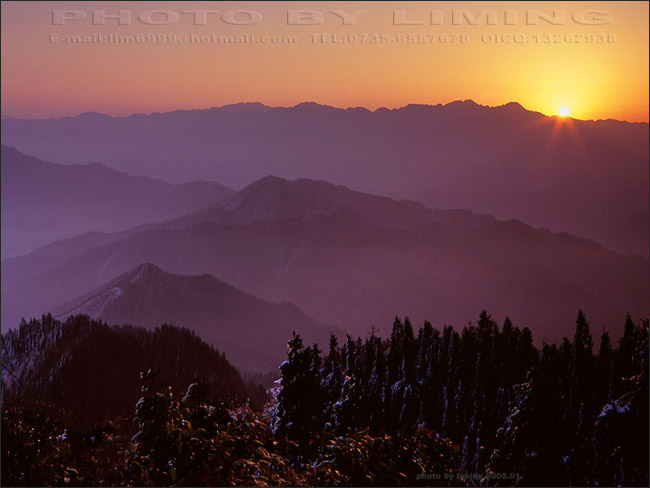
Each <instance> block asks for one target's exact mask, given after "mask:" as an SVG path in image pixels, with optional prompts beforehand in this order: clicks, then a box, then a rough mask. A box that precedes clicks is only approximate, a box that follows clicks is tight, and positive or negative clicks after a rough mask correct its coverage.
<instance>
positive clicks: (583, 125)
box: [2, 100, 650, 256]
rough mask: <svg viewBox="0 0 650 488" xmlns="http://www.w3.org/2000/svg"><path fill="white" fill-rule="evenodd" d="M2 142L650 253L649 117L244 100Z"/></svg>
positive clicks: (86, 122)
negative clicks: (304, 188)
mask: <svg viewBox="0 0 650 488" xmlns="http://www.w3.org/2000/svg"><path fill="white" fill-rule="evenodd" d="M2 143H3V144H9V145H12V146H14V147H16V148H17V149H19V150H21V151H24V152H26V153H28V154H31V155H34V156H36V157H40V158H43V159H46V160H48V161H55V162H58V163H64V164H69V163H77V164H86V163H92V162H96V161H99V162H101V163H103V164H105V165H107V166H108V167H111V168H113V169H117V170H120V171H126V172H128V173H130V174H138V175H143V176H155V177H156V178H163V179H166V180H168V181H172V182H176V183H180V182H186V181H189V180H195V179H201V180H211V181H218V182H221V183H223V184H226V185H229V186H231V187H234V188H242V187H244V186H246V185H248V184H250V183H252V182H254V181H256V180H258V179H260V178H262V177H264V176H266V175H269V174H273V175H277V176H279V177H283V178H287V179H296V178H310V179H317V180H326V181H329V182H332V183H336V184H343V185H346V186H347V187H349V188H352V189H355V190H358V191H364V192H370V193H373V194H378V195H384V196H389V197H393V198H398V199H399V198H408V199H412V200H417V201H421V202H422V203H424V204H425V205H427V206H429V207H432V208H433V207H439V208H464V209H469V210H472V211H475V212H480V213H485V214H490V215H494V216H495V217H496V218H498V219H500V220H510V219H517V220H521V221H523V222H526V223H527V224H529V225H532V226H533V227H546V228H549V229H551V230H553V231H563V232H569V233H571V234H573V235H577V236H581V237H588V238H591V239H594V240H596V241H597V242H599V243H600V244H602V245H604V246H605V247H608V248H610V249H612V250H615V251H617V252H622V253H633V254H641V255H643V256H647V255H648V248H649V242H650V239H649V235H648V234H649V233H648V225H647V223H648V220H649V218H650V214H649V210H648V209H649V206H650V197H649V187H648V179H649V173H648V156H649V150H648V147H649V144H648V124H647V123H627V122H621V121H615V120H598V121H582V120H574V119H571V118H568V117H567V118H561V117H547V116H545V115H543V114H540V113H537V112H531V111H528V110H525V109H524V108H523V107H522V106H521V105H519V104H517V103H508V104H506V105H502V106H499V107H487V106H482V105H479V104H476V103H475V102H473V101H471V100H465V101H456V102H451V103H448V104H446V105H435V106H432V105H407V106H405V107H402V108H399V109H391V110H389V109H385V108H380V109H377V110H374V111H370V110H367V109H364V108H360V107H357V108H348V109H338V108H334V107H329V106H324V105H319V104H316V103H302V104H299V105H296V106H294V107H290V108H284V107H268V106H265V105H262V104H259V103H246V104H237V105H230V106H225V107H215V108H210V109H205V110H180V111H175V112H168V113H152V114H148V115H144V114H134V115H131V116H128V117H111V116H107V115H103V114H98V113H92V112H89V113H84V114H81V115H77V116H74V117H64V118H59V119H42V120H30V119H7V120H3V124H2Z"/></svg>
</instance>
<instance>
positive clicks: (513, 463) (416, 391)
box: [2, 311, 648, 486]
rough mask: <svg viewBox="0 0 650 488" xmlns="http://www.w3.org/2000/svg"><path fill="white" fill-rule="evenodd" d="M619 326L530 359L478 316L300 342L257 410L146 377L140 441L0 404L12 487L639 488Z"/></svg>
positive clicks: (638, 455) (205, 368) (644, 470)
mask: <svg viewBox="0 0 650 488" xmlns="http://www.w3.org/2000/svg"><path fill="white" fill-rule="evenodd" d="M71 320H72V319H71ZM74 320H75V321H76V322H77V323H76V324H73V325H75V327H77V328H78V329H79V330H86V329H87V328H88V327H89V326H90V325H89V324H90V323H89V322H88V319H87V318H84V317H77V318H76V319H74ZM39 328H40V330H43V331H46V334H40V335H34V334H32V333H30V331H34V330H39ZM92 328H93V330H98V331H100V332H101V333H102V334H104V335H103V336H102V337H103V338H106V337H107V335H106V331H107V330H113V329H109V328H108V327H107V326H105V325H102V324H96V323H93V324H92ZM623 329H624V330H623V334H622V337H621V339H620V341H619V342H618V344H616V345H614V344H612V342H611V340H610V338H609V334H608V333H607V332H605V331H603V332H602V334H600V337H597V338H595V339H594V337H593V335H592V331H591V329H590V326H589V323H588V322H587V319H586V317H585V315H584V314H583V313H582V312H581V311H580V312H579V313H578V317H577V320H576V325H575V333H574V336H573V338H572V339H569V338H565V339H564V341H563V342H562V343H560V344H559V345H554V344H550V345H549V344H544V345H543V346H542V347H541V348H536V347H535V346H534V345H533V342H532V337H531V333H530V331H529V330H528V329H527V328H523V329H520V328H518V327H516V326H514V325H513V324H512V323H511V322H510V321H509V320H508V319H507V320H506V321H505V323H504V324H503V325H502V326H498V324H497V323H495V322H494V321H493V320H492V319H491V317H490V316H489V315H488V314H487V313H486V312H483V313H482V314H481V315H480V318H479V320H478V321H477V322H476V323H474V324H469V325H468V326H466V327H464V328H463V329H462V330H461V331H456V330H454V329H453V328H452V327H449V326H448V327H445V328H444V329H443V330H442V331H439V330H437V329H435V328H433V327H432V326H431V325H430V324H429V323H425V324H424V326H423V327H421V328H420V329H419V330H417V331H416V330H415V329H414V328H413V326H412V324H411V323H410V321H409V320H408V319H405V320H404V321H401V320H399V319H396V320H395V322H394V325H393V330H392V333H391V335H390V337H389V338H387V339H382V338H380V337H377V336H376V335H374V334H371V335H370V336H369V337H366V338H365V339H361V338H359V339H356V340H354V339H352V338H348V339H347V341H346V342H345V343H344V344H343V345H341V346H340V347H339V345H338V344H337V342H336V339H334V338H333V339H332V341H331V344H330V348H329V351H327V352H325V353H322V352H321V351H319V350H318V348H317V347H314V346H310V347H305V346H304V345H303V343H302V339H301V338H300V337H299V336H296V335H294V337H293V338H292V339H291V340H290V341H289V350H288V357H287V360H286V361H285V362H284V363H283V364H282V365H281V367H280V372H281V381H280V384H279V386H278V387H277V388H275V389H274V391H273V393H274V397H273V400H272V401H271V402H270V403H269V404H268V405H267V406H266V408H265V410H264V411H263V412H262V411H259V410H257V411H256V409H255V406H254V405H252V406H251V405H249V406H243V407H239V408H235V407H234V404H230V405H231V406H230V407H229V406H228V404H227V403H226V402H224V400H222V399H219V398H217V396H221V397H223V395H224V394H225V393H228V392H229V391H231V390H229V388H231V387H232V386H230V387H229V386H228V385H227V384H225V383H220V384H219V383H215V382H211V381H205V380H202V379H200V378H198V377H197V378H195V379H194V380H191V381H188V384H189V388H188V389H187V392H186V393H185V394H184V395H183V394H182V393H179V392H178V390H177V389H176V391H175V389H174V388H170V387H169V386H168V385H167V384H166V383H165V381H164V380H163V376H162V374H159V373H157V372H156V370H155V369H149V370H147V371H145V372H143V373H142V374H141V375H140V381H141V384H142V389H141V391H140V392H138V393H137V396H139V397H140V400H139V401H137V404H136V403H135V402H134V403H133V410H132V412H134V413H135V416H134V420H135V428H136V430H137V432H136V433H135V436H133V437H131V436H130V434H129V435H125V429H124V421H122V422H120V421H119V419H118V420H114V419H107V420H106V421H104V422H102V423H99V424H97V425H95V426H94V427H92V428H85V429H79V428H74V427H73V425H74V422H73V419H71V418H70V417H69V416H68V417H66V415H65V412H64V411H63V410H61V408H60V405H56V404H55V405H49V406H48V405H45V404H43V403H41V402H39V401H36V400H34V399H30V398H28V397H27V396H26V395H23V397H22V399H21V401H20V402H15V401H8V402H7V401H5V403H4V404H3V415H2V434H3V437H2V441H3V451H2V480H3V485H5V486H13V485H28V486H30V485H31V486H37V485H61V484H66V485H78V486H90V485H135V486H163V485H174V486H207V485H209V486H215V485H218V486H223V485H251V486H262V485H271V486H276V485H310V486H324V485H332V486H334V485H336V486H341V485H342V486H350V485H351V486H360V485H363V486H378V485H379V486H385V485H388V486H398V485H400V486H402V485H403V486H413V485H430V486H440V485H444V486H479V485H481V486H514V485H518V486H538V485H546V486H565V485H578V486H585V485H600V486H603V485H604V486H617V485H618V486H647V484H648V321H647V319H645V320H643V321H642V323H641V324H635V323H634V322H633V320H632V318H631V317H629V316H628V317H627V319H626V320H625V323H624V327H623ZM61 330H62V325H61V324H59V323H56V322H52V321H51V320H50V319H49V318H44V320H43V323H39V322H36V321H32V322H31V323H30V324H23V326H22V327H21V329H20V330H19V331H17V332H12V333H11V334H13V335H12V339H11V340H9V341H8V340H7V338H6V337H5V338H3V340H4V344H5V348H6V347H7V346H6V344H13V345H12V346H11V347H10V348H9V349H8V350H9V353H10V356H9V357H14V358H18V357H24V356H25V354H26V351H27V350H32V351H33V350H36V349H34V348H33V347H32V349H30V348H29V347H25V344H31V345H32V346H33V345H34V344H37V343H38V341H39V340H41V339H42V337H62V334H61ZM115 330H116V331H118V332H119V331H124V330H126V329H115ZM187 334H189V332H187V331H182V330H179V329H175V328H169V327H162V328H161V329H159V330H157V331H156V332H155V333H154V334H153V335H154V336H156V335H158V336H160V337H161V342H159V346H160V345H161V344H162V342H164V341H162V337H166V339H167V340H171V339H178V338H180V337H183V336H185V335H187ZM19 335H20V337H21V338H22V340H21V341H20V342H19V341H17V340H16V339H17V337H18V336H19ZM37 336H38V337H39V338H38V339H36V338H37ZM82 337H84V335H83V334H82ZM59 340H60V339H59ZM196 340H198V338H197V339H196ZM17 344H23V345H22V346H20V347H18V346H17ZM170 347H171V346H170ZM160 350H165V351H167V352H169V351H170V349H169V348H167V349H165V348H160ZM21 355H22V356H21ZM165 356H166V355H160V356H156V357H155V358H153V359H155V360H158V361H163V363H162V364H166V363H164V357H165ZM7 357H8V356H6V355H5V356H4V358H7ZM62 357H63V358H66V357H68V356H67V355H66V354H63V356H62ZM4 358H3V364H4V361H5V359H4ZM46 358H47V355H44V356H43V359H44V360H45V359H46ZM34 361H35V362H39V361H40V360H36V359H34ZM63 362H64V363H65V360H63ZM18 363H19V361H18V362H14V363H12V364H13V366H14V367H16V366H19V364H18ZM182 363H183V361H181V362H177V365H180V364H182ZM41 364H45V363H41ZM52 364H53V363H52ZM90 364H93V361H89V362H88V363H87V364H86V367H88V365H90ZM100 364H103V363H100ZM167 365H168V364H167ZM222 366H223V364H222ZM78 367H79V368H81V364H79V365H78ZM79 368H77V369H76V371H78V370H79ZM41 371H44V370H41ZM161 371H162V368H161ZM199 372H200V373H201V374H202V375H204V377H210V376H209V375H210V374H212V370H211V369H210V367H209V365H205V364H204V365H202V366H201V368H200V371H199ZM134 377H136V378H135V380H134V381H137V375H135V374H134ZM25 378H26V379H27V378H29V376H26V377H25ZM45 378H47V377H46V376H45ZM55 378H56V376H55ZM103 381H105V380H103ZM43 382H44V383H45V384H47V383H48V380H47V379H45V380H44V381H43ZM190 383H191V384H190ZM31 384H35V385H37V384H38V382H36V383H30V385H31ZM71 385H74V381H73V382H72V383H71ZM71 385H64V384H59V387H64V388H67V387H69V386H71ZM86 386H87V385H86ZM111 388H112V389H113V391H114V392H115V394H116V395H131V394H133V393H134V392H137V391H138V389H137V388H136V387H135V386H133V390H134V391H126V390H127V389H128V388H131V386H130V385H129V384H127V383H126V382H123V383H121V384H120V385H119V386H112V387H111ZM41 391H47V389H45V390H41ZM232 392H233V394H234V396H235V397H237V395H238V390H236V389H235V390H232ZM217 393H218V394H219V395H216V394H217ZM10 400H11V399H10ZM233 408H234V409H233Z"/></svg>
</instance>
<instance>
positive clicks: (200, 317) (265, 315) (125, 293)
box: [52, 263, 342, 373]
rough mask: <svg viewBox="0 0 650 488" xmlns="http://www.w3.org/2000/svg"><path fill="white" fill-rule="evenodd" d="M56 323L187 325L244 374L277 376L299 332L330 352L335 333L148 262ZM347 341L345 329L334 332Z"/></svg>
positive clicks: (295, 312)
mask: <svg viewBox="0 0 650 488" xmlns="http://www.w3.org/2000/svg"><path fill="white" fill-rule="evenodd" d="M52 314H53V315H54V317H55V318H58V319H61V320H64V319H65V318H67V317H69V316H74V315H79V314H83V315H88V316H90V317H92V318H95V319H101V320H103V321H105V322H107V323H109V324H126V323H128V324H133V325H138V326H141V327H145V328H147V329H155V328H156V327H158V326H160V324H164V323H168V324H174V325H182V326H184V327H186V328H188V329H191V330H193V331H194V332H196V333H197V334H198V336H199V337H201V339H203V340H204V341H206V342H208V343H209V344H212V345H214V346H215V347H218V348H219V349H220V350H221V351H223V352H224V353H225V354H226V357H227V358H228V360H229V361H230V362H231V363H233V364H234V365H235V366H237V368H238V369H239V370H240V371H244V370H245V371H247V372H252V373H267V372H270V371H277V368H278V366H279V365H280V363H282V361H284V360H285V359H286V346H287V341H288V340H289V339H291V337H292V333H293V332H294V331H295V332H296V333H298V334H300V335H301V336H302V337H303V340H304V341H305V343H307V344H312V343H318V344H319V345H320V346H321V348H323V347H327V344H328V342H329V335H330V332H329V331H328V330H327V329H325V328H324V327H322V326H321V325H320V324H317V323H316V322H315V321H314V319H312V318H310V317H308V316H307V315H305V314H304V313H303V312H302V311H301V310H299V309H298V308H297V307H295V306H293V305H291V304H289V303H281V304H272V303H268V302H265V301H263V300H260V299H258V298H255V297H253V296H251V295H248V294H246V293H243V292H241V291H239V290H237V289H235V288H233V287H232V286H230V285H228V284H226V283H223V282H221V281H219V280H217V279H216V278H214V277H213V276H210V275H207V274H204V275H201V276H177V275H172V274H170V273H166V272H165V271H163V270H162V269H160V268H159V267H157V266H154V265H153V264H151V263H144V264H141V265H140V266H137V267H136V268H134V269H132V270H130V271H129V272H127V273H125V274H123V275H121V276H119V277H117V278H115V279H114V280H111V281H110V282H109V283H107V284H106V285H104V286H102V287H100V288H99V289H96V290H94V291H92V292H91V293H89V294H86V295H85V296H83V297H80V298H77V299H76V300H74V301H72V302H70V303H67V304H65V305H63V306H61V307H59V308H57V309H54V310H53V311H52ZM332 332H335V333H337V334H338V335H339V337H342V332H341V331H340V330H334V329H332Z"/></svg>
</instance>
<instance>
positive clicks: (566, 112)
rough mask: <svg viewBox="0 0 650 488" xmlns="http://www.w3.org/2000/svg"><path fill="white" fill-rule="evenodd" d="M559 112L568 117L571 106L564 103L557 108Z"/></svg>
mask: <svg viewBox="0 0 650 488" xmlns="http://www.w3.org/2000/svg"><path fill="white" fill-rule="evenodd" d="M557 113H558V114H560V115H561V116H562V117H566V116H567V115H569V107H567V106H566V105H562V106H561V107H560V108H558V109H557Z"/></svg>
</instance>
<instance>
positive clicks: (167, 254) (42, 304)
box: [2, 177, 649, 341]
mask: <svg viewBox="0 0 650 488" xmlns="http://www.w3.org/2000/svg"><path fill="white" fill-rule="evenodd" d="M143 262H150V263H152V264H154V265H155V266H158V267H160V268H162V269H164V270H165V271H166V272H167V273H172V274H177V275H204V274H206V273H209V274H210V275H212V276H213V277H215V278H216V279H218V280H222V281H224V282H226V283H228V284H229V285H231V286H234V287H236V288H237V289H239V290H242V291H243V292H246V293H248V294H252V295H254V296H256V297H259V298H260V299H262V300H265V301H268V302H273V303H282V302H289V303H292V304H295V306H297V307H299V308H300V309H301V310H303V311H304V313H305V314H307V315H308V316H310V317H313V319H314V321H316V322H317V323H320V324H327V325H334V326H336V327H338V328H340V329H342V330H345V331H347V332H350V333H352V334H360V335H365V334H367V333H369V331H370V330H371V328H372V327H373V326H374V327H376V328H377V329H378V330H379V331H380V332H381V331H382V329H383V331H384V332H386V331H387V330H388V327H389V326H390V324H391V323H392V318H393V317H395V316H396V315H400V316H403V315H409V316H410V317H411V319H412V320H413V321H414V323H418V322H422V321H423V320H430V321H432V322H433V323H434V324H437V325H441V324H445V323H448V324H455V325H458V324H465V323H467V321H468V320H472V319H474V318H475V317H476V316H478V314H479V312H480V311H481V310H482V309H487V310H488V311H489V312H490V313H491V314H492V316H493V317H495V318H497V319H498V320H502V319H503V318H504V317H505V316H506V315H509V316H510V317H511V318H512V320H513V321H515V323H518V324H521V325H522V326H523V325H525V326H528V327H530V328H531V329H532V330H533V333H534V334H535V337H536V338H537V339H538V340H548V341H552V340H557V339H560V338H561V337H562V336H563V335H565V334H569V333H570V331H571V330H572V329H573V321H574V317H575V314H576V312H577V309H578V308H582V309H583V310H585V312H586V313H588V314H589V316H590V317H592V321H593V322H594V323H597V324H599V325H605V326H607V327H610V328H611V327H612V326H613V325H614V324H617V323H619V322H620V321H621V320H622V319H621V317H624V316H625V313H626V312H630V313H631V314H632V315H633V316H634V317H641V316H646V315H647V314H648V303H647V296H648V290H649V280H648V273H647V269H648V260H647V258H644V257H641V256H626V255H622V254H618V253H615V252H613V251H610V250H608V249H606V248H604V247H602V246H600V245H598V244H597V243H595V242H593V241H591V240H588V239H584V238H577V237H574V236H571V235H568V234H564V233H554V232H551V231H549V230H546V229H540V228H533V227H531V226H529V225H526V224H524V223H522V222H520V221H516V220H510V221H499V220H497V219H495V218H494V217H490V216H485V215H477V214H473V213H471V212H468V211H460V210H432V209H428V208H426V207H425V206H424V205H422V204H420V203H417V202H413V201H399V200H394V199H390V198H387V197H379V196H375V195H370V194H365V193H360V192H355V191H352V190H350V189H348V188H345V187H343V186H339V185H333V184H330V183H326V182H323V181H314V180H308V179H301V180H297V181H287V180H285V179H282V178H278V177H265V178H262V179H261V180H259V181H256V182H254V183H253V184H251V185H249V186H248V187H246V188H244V189H242V190H241V191H239V192H237V193H235V194H233V195H231V196H229V197H227V198H226V199H224V200H223V201H221V202H219V203H216V204H213V205H211V206H210V207H208V208H206V209H204V210H201V211H198V212H195V213H192V214H189V215H187V216H185V217H181V218H177V219H172V220H169V221H166V222H162V223H158V224H151V225H142V226H138V227H135V228H132V229H129V230H127V231H122V232H118V233H93V234H87V235H82V236H79V237H77V238H73V239H68V240H65V241H61V242H58V243H56V244H54V245H51V246H46V247H44V248H41V249H39V250H38V251H36V252H34V253H31V254H29V255H27V256H21V257H18V258H15V259H8V260H5V261H3V266H2V304H3V307H2V324H3V326H4V327H14V326H15V325H17V323H18V322H19V321H20V318H21V317H23V316H24V317H29V316H33V315H38V314H41V313H43V312H45V311H51V310H59V309H60V307H61V305H62V304H64V303H68V302H70V301H71V300H76V299H77V297H80V296H87V295H88V294H89V290H95V289H97V290H96V291H95V292H93V293H90V295H88V298H90V297H91V296H94V295H97V294H101V293H104V292H107V291H108V290H110V289H112V288H113V287H115V286H116V285H115V282H113V281H111V280H115V279H116V278H118V277H119V276H120V275H123V274H124V273H130V272H131V273H132V272H133V271H132V270H133V269H134V268H136V267H138V266H140V265H141V264H142V263H143ZM184 279H187V280H189V281H188V282H187V283H188V285H187V286H190V285H189V282H190V281H192V282H199V281H200V282H201V283H205V286H206V289H208V288H210V287H211V286H212V287H214V288H215V289H219V288H221V284H218V282H216V281H211V280H213V278H209V277H199V278H196V277H195V278H192V279H189V278H184ZM174 280H176V278H175V279H174ZM121 281H124V279H119V280H118V282H121ZM163 281H164V280H163ZM210 283H211V284H210ZM192 286H194V285H192ZM165 289H166V288H162V290H165ZM102 290H103V292H102ZM170 290H172V291H173V290H175V288H174V287H171V288H170ZM176 292H177V290H176V291H175V292H174V293H176ZM155 293H156V294H158V291H156V292H155ZM201 293H202V292H201ZM125 295H126V294H125ZM152 296H154V295H152ZM155 296H156V298H155V300H153V301H152V303H154V304H159V303H163V302H165V301H166V300H169V301H170V303H175V301H174V300H175V298H174V295H173V293H171V292H170V293H169V294H168V293H167V292H162V291H161V292H160V293H159V294H158V295H155ZM201 296H206V297H207V296H211V295H210V294H209V293H206V294H205V295H201ZM120 298H121V297H120ZM185 298H188V297H185ZM143 300H144V299H143ZM197 300H198V298H197ZM75 303H76V302H75ZM116 303H120V302H117V301H116ZM183 303H184V305H183V307H186V308H184V310H186V311H188V314H189V308H187V305H186V304H188V303H194V302H192V301H191V300H188V301H187V302H183ZM73 305H74V304H73ZM156 306H157V305H156ZM143 307H144V308H143V310H147V311H148V312H147V313H151V311H152V310H153V308H154V306H149V305H148V304H146V302H145V305H143ZM197 307H198V305H197ZM190 308H191V307H190ZM107 310H108V309H107ZM68 311H70V312H72V311H74V307H68ZM170 313H171V312H170ZM214 313H215V314H216V315H217V316H218V315H219V314H218V313H217V311H216V310H215V311H214ZM163 316H164V317H165V319H166V317H167V315H164V314H163V315H161V316H160V317H159V318H163ZM114 318H115V319H118V318H119V319H120V320H126V319H127V317H126V316H124V315H119V314H116V315H115V317H114ZM172 318H173V317H172ZM129 320H130V318H129ZM142 320H145V319H142ZM197 323H199V320H198V319H197ZM206 323H207V322H206ZM177 325H185V326H188V327H189V326H191V324H188V323H179V324H177Z"/></svg>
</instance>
